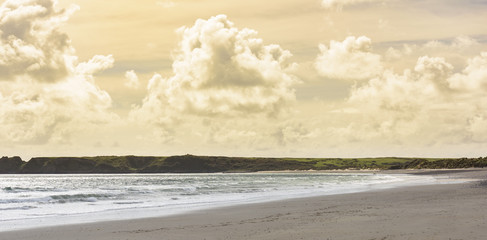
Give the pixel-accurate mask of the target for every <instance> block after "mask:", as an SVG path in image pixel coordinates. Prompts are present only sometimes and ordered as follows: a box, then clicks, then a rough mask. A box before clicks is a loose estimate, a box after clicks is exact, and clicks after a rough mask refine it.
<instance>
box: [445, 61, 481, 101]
mask: <svg viewBox="0 0 487 240" xmlns="http://www.w3.org/2000/svg"><path fill="white" fill-rule="evenodd" d="M448 82H449V84H450V87H451V88H453V89H459V90H470V91H479V90H480V91H483V92H485V91H487V52H482V53H480V56H476V57H474V58H471V59H469V60H468V65H467V67H466V68H465V69H464V70H463V72H462V73H456V74H455V75H454V76H452V77H451V78H449V79H448Z"/></svg>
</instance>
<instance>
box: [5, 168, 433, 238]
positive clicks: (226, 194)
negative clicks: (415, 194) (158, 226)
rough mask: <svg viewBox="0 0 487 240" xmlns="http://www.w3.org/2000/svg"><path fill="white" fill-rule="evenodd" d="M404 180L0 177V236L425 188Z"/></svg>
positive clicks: (419, 180) (421, 180)
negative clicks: (276, 202) (37, 229)
mask: <svg viewBox="0 0 487 240" xmlns="http://www.w3.org/2000/svg"><path fill="white" fill-rule="evenodd" d="M437 181H438V180H437V179H435V178H433V177H430V176H414V175H406V174H394V175H386V174H365V173H364V174H343V173H312V172H307V173H299V172H298V173H242V174H222V173H219V174H218V173H217V174H111V175H108V174H90V175H76V174H70V175H0V231H8V230H17V229H26V228H35V227H45V226H53V225H62V224H75V223H87V222H96V221H105V220H117V219H132V218H143V217H155V216H167V215H171V214H177V213H183V212H187V211H193V210H200V209H206V208H214V207H221V206H231V205H237V204H246V203H256V202H265V201H273V200H283V199H290V198H299V197H311V196H321V195H331V194H340V193H351V192H360V191H367V190H374V189H382V188H392V187H398V186H406V185H418V184H431V183H436V182H437Z"/></svg>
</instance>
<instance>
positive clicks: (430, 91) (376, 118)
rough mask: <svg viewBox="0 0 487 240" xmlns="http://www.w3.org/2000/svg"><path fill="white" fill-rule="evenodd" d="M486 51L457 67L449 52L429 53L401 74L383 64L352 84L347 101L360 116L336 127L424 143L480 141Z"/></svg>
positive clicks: (367, 136) (371, 136)
mask: <svg viewBox="0 0 487 240" xmlns="http://www.w3.org/2000/svg"><path fill="white" fill-rule="evenodd" d="M486 57H487V54H485V53H482V54H481V55H480V56H477V57H474V58H472V59H470V60H468V64H467V66H466V67H465V69H463V71H461V72H457V73H455V70H454V67H453V66H452V65H451V64H450V63H448V62H447V61H446V60H445V58H440V57H429V56H422V57H419V58H418V60H417V62H416V65H415V66H414V67H413V68H411V69H406V70H405V71H404V72H403V73H401V74H397V73H395V72H394V71H392V70H390V69H388V70H384V71H383V72H382V73H380V74H379V75H378V76H377V77H375V78H373V79H371V80H369V81H368V82H367V83H366V84H363V85H358V86H355V87H354V88H353V89H352V91H351V94H350V97H349V99H348V101H347V104H348V105H347V107H351V108H354V109H355V111H354V112H353V113H352V114H350V115H351V116H353V118H354V119H357V120H355V121H353V122H352V123H351V124H349V125H347V126H345V127H342V128H339V129H335V130H333V131H335V132H339V133H341V134H345V135H346V134H347V133H348V134H353V135H354V136H362V137H363V139H361V140H366V139H368V140H370V139H377V140H380V139H382V140H383V139H387V141H388V142H394V141H399V142H401V141H414V142H415V143H418V142H421V144H423V145H424V144H435V143H438V142H441V141H446V142H447V143H448V144H450V143H461V142H464V141H480V139H481V137H480V135H479V134H478V133H479V132H483V131H484V129H485V128H484V127H485V126H486V124H487V121H486V120H485V117H484V116H483V115H482V114H481V113H483V112H485V111H486V110H487V109H486V108H485V106H484V104H482V103H483V102H485V101H486V100H487V98H486V97H485V93H486V90H487V89H485V88H483V86H484V85H483V84H484V83H485V79H487V75H486V74H485V72H486V69H487V68H486V66H487V64H486V63H487V61H486ZM409 143H412V142H409ZM444 143H445V142H443V143H442V144H444Z"/></svg>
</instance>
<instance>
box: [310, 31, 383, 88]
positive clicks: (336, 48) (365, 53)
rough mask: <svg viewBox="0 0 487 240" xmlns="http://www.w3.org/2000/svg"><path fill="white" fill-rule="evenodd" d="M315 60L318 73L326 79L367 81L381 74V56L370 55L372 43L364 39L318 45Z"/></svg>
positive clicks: (350, 38) (352, 38)
mask: <svg viewBox="0 0 487 240" xmlns="http://www.w3.org/2000/svg"><path fill="white" fill-rule="evenodd" d="M319 48H320V54H319V55H318V57H317V58H316V60H315V68H316V70H317V71H318V73H319V74H320V75H321V76H323V77H326V78H331V79H342V80H353V81H356V80H368V79H370V78H372V77H374V76H377V75H378V74H380V73H381V72H382V64H381V56H380V55H378V54H375V53H372V52H371V50H372V41H371V40H370V39H369V38H367V37H365V36H361V37H358V38H356V37H353V36H351V37H347V38H346V39H345V40H344V41H343V42H337V41H330V45H329V46H326V45H324V44H320V45H319Z"/></svg>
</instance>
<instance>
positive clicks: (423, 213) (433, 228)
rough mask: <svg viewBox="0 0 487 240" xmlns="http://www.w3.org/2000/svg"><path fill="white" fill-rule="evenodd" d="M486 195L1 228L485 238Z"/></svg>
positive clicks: (482, 191)
mask: <svg viewBox="0 0 487 240" xmlns="http://www.w3.org/2000/svg"><path fill="white" fill-rule="evenodd" d="M391 171H392V172H391ZM391 171H386V172H384V171H381V173H386V174H391V173H392V174H393V173H399V174H403V173H409V174H432V175H438V174H441V175H443V176H442V177H446V178H454V179H478V180H486V179H487V170H484V169H460V170H414V171H411V170H403V171H397V170H391ZM334 172H335V171H334ZM346 172H348V173H350V171H346ZM360 172H363V171H360ZM486 194H487V187H485V186H483V184H480V185H479V184H478V182H469V183H460V184H436V185H423V186H414V187H400V188H393V189H383V190H374V191H367V192H360V193H349V194H339V195H329V196H322V197H311V198H300V199H292V200H281V201H277V202H267V203H253V204H246V205H238V206H232V207H223V208H215V209H210V210H200V211H195V212H192V213H187V214H181V215H174V216H169V217H160V218H147V219H136V220H123V221H110V222H99V223H89V224H78V225H67V226H59V227H49V228H39V229H29V230H20V231H13V232H1V233H0V239H1V240H3V239H5V240H7V239H19V240H29V239H40V240H43V239H46V240H47V239H99V240H109V239H141V240H145V239H448V238H451V239H485V237H486V236H487V230H485V229H487V221H486V217H485V216H487V210H485V209H484V205H485V203H486V200H485V196H486ZM74 236H75V238H73V237H74ZM162 236H163V237H162ZM161 237H162V238H161Z"/></svg>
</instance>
